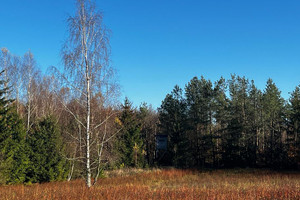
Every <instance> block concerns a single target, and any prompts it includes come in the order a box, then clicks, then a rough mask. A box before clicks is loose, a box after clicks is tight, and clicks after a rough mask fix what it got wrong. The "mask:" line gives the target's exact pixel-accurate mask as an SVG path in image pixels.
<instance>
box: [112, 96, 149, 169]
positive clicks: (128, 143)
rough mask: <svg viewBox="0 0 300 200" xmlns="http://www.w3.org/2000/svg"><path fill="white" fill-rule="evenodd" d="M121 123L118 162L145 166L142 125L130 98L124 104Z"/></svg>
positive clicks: (118, 139) (117, 149) (132, 165)
mask: <svg viewBox="0 0 300 200" xmlns="http://www.w3.org/2000/svg"><path fill="white" fill-rule="evenodd" d="M120 124H121V128H122V130H121V132H120V134H119V137H118V138H117V141H116V152H117V155H118V157H119V158H118V164H119V165H124V166H127V167H143V166H144V154H145V150H144V144H143V140H142V137H141V125H140V124H139V122H138V120H137V117H136V113H135V111H134V110H133V108H132V104H131V102H130V101H129V100H128V98H126V99H125V102H124V105H123V106H122V114H121V117H120Z"/></svg>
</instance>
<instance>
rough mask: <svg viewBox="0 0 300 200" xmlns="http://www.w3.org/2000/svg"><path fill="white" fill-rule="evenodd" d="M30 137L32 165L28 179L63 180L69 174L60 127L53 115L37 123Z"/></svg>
mask: <svg viewBox="0 0 300 200" xmlns="http://www.w3.org/2000/svg"><path fill="white" fill-rule="evenodd" d="M32 130H33V132H32V133H31V134H30V136H29V137H28V143H29V145H30V150H31V153H30V161H31V166H30V168H29V172H28V179H29V180H30V181H31V182H49V181H54V180H63V179H65V178H66V176H67V167H66V160H65V159H64V157H63V145H62V139H61V135H60V131H59V128H58V126H57V123H56V121H55V119H54V118H53V117H46V118H44V119H42V120H41V121H39V122H38V123H36V124H35V125H34V126H33V128H32Z"/></svg>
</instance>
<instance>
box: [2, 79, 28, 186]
mask: <svg viewBox="0 0 300 200" xmlns="http://www.w3.org/2000/svg"><path fill="white" fill-rule="evenodd" d="M4 85H5V82H4V81H0V86H1V89H0V182H1V183H22V182H24V181H25V180H26V171H27V168H28V164H29V160H28V156H27V151H28V149H27V146H26V142H25V135H26V131H25V128H24V124H23V122H22V121H21V120H20V118H19V116H18V115H17V114H16V111H15V109H14V107H13V106H12V105H11V102H12V100H9V99H7V98H6V97H7V96H8V95H7V93H8V88H6V87H4Z"/></svg>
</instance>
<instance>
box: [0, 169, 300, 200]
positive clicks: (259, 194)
mask: <svg viewBox="0 0 300 200" xmlns="http://www.w3.org/2000/svg"><path fill="white" fill-rule="evenodd" d="M0 199H1V200H2V199H5V200H6V199H7V200H13V199H20V200H27V199H28V200H29V199H30V200H42V199H45V200H46V199H47V200H49V199H63V200H71V199H72V200H77V199H78V200H79V199H80V200H86V199H89V200H92V199H95V200H97V199H122V200H126V199H130V200H131V199H163V200H165V199H186V200H192V199H219V200H230V199H232V200H239V199H240V200H244V199H253V200H254V199H270V200H273V199H285V200H286V199H300V172H275V171H271V170H256V169H247V170H245V169H235V170H213V171H209V170H208V171H196V170H178V169H163V170H160V169H155V170H119V171H116V170H115V171H111V172H107V173H106V177H105V178H102V179H100V180H99V181H98V183H97V184H96V185H95V186H93V187H92V188H89V189H88V188H87V187H86V185H85V182H84V180H73V181H70V182H51V183H44V184H32V185H9V186H0Z"/></svg>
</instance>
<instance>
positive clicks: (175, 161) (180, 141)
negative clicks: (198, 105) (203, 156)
mask: <svg viewBox="0 0 300 200" xmlns="http://www.w3.org/2000/svg"><path fill="white" fill-rule="evenodd" d="M158 112H159V121H160V124H159V127H160V134H162V135H167V136H168V156H167V157H168V158H166V160H164V164H165V165H174V166H176V167H188V166H191V162H190V161H189V159H190V149H189V146H190V145H189V141H188V137H187V131H186V130H187V124H186V123H187V116H186V112H187V107H186V102H185V99H184V98H183V96H182V89H181V88H180V87H179V86H178V85H176V86H175V87H174V89H173V91H172V92H171V94H167V96H166V97H165V99H164V100H163V102H162V105H161V107H160V108H159V109H158Z"/></svg>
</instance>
